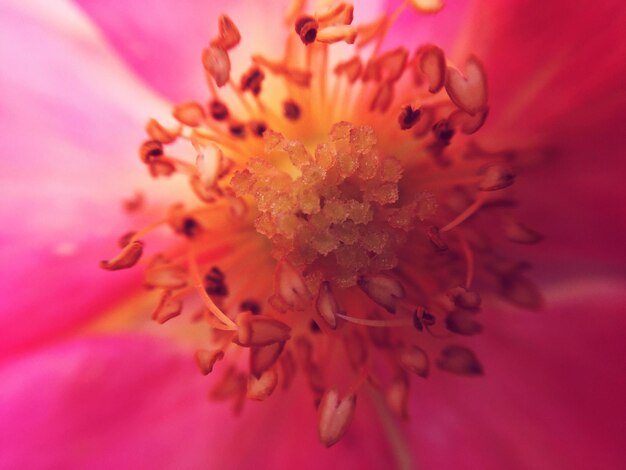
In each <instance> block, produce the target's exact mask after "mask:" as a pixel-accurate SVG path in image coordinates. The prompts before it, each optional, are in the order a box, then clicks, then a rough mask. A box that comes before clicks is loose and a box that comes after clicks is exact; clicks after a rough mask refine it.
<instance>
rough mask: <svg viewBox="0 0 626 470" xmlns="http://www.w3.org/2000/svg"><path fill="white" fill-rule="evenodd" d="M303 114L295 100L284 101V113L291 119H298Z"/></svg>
mask: <svg viewBox="0 0 626 470" xmlns="http://www.w3.org/2000/svg"><path fill="white" fill-rule="evenodd" d="M301 114H302V111H301V110H300V106H299V105H298V103H296V102H295V101H294V100H287V101H285V102H284V103H283V115H284V116H285V117H286V118H287V119H289V120H290V121H297V120H298V119H300V115H301Z"/></svg>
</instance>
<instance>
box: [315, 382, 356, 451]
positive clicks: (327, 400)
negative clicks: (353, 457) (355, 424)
mask: <svg viewBox="0 0 626 470" xmlns="http://www.w3.org/2000/svg"><path fill="white" fill-rule="evenodd" d="M355 408H356V395H349V396H347V397H345V398H344V399H342V400H339V392H338V391H337V389H336V388H332V389H330V390H328V391H327V392H326V393H325V394H324V396H323V397H322V401H321V403H320V406H319V409H318V432H319V437H320V440H321V441H322V444H324V446H325V447H330V446H332V445H333V444H336V443H337V442H338V441H339V440H340V439H341V438H342V437H343V436H344V434H345V433H346V432H347V431H348V427H349V426H350V423H351V422H352V417H353V416H354V410H355Z"/></svg>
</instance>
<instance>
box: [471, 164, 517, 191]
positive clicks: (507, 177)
mask: <svg viewBox="0 0 626 470" xmlns="http://www.w3.org/2000/svg"><path fill="white" fill-rule="evenodd" d="M514 182H515V175H514V174H513V172H511V170H510V169H509V168H507V167H505V166H503V165H490V166H488V167H487V168H486V169H485V171H484V176H483V179H482V181H481V182H480V184H479V185H478V189H480V190H481V191H498V190H500V189H504V188H508V187H509V186H511V185H512V184H513V183H514Z"/></svg>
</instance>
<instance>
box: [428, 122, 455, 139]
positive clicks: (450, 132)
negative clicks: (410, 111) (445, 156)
mask: <svg viewBox="0 0 626 470" xmlns="http://www.w3.org/2000/svg"><path fill="white" fill-rule="evenodd" d="M433 134H435V137H436V138H437V140H438V141H440V142H442V143H445V145H448V144H449V143H450V140H451V139H452V137H454V129H453V128H452V127H450V123H449V122H448V120H447V119H442V120H441V121H438V122H436V123H435V125H434V126H433Z"/></svg>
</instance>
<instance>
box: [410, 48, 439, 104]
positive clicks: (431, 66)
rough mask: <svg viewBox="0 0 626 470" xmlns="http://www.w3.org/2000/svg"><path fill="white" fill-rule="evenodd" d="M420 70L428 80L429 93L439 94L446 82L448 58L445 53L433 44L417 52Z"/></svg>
mask: <svg viewBox="0 0 626 470" xmlns="http://www.w3.org/2000/svg"><path fill="white" fill-rule="evenodd" d="M416 55H417V57H419V67H420V70H421V71H422V73H423V74H424V75H426V77H427V78H428V83H429V85H428V91H430V92H431V93H437V92H438V91H439V90H441V89H442V88H443V85H444V83H445V81H446V58H445V55H444V53H443V51H442V50H441V49H440V48H439V47H437V46H434V45H432V44H429V45H426V46H422V47H421V48H420V49H419V50H418V51H417V54H416Z"/></svg>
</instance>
